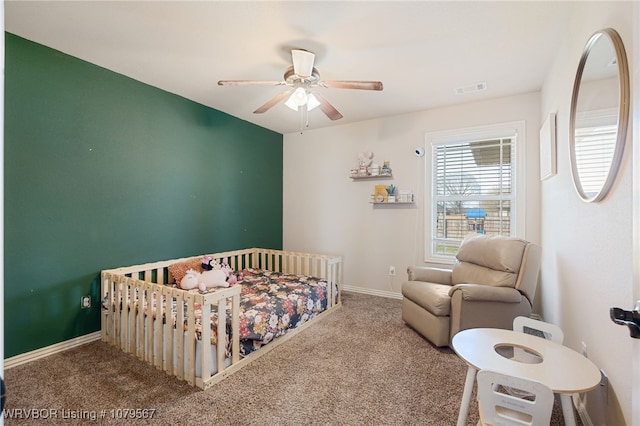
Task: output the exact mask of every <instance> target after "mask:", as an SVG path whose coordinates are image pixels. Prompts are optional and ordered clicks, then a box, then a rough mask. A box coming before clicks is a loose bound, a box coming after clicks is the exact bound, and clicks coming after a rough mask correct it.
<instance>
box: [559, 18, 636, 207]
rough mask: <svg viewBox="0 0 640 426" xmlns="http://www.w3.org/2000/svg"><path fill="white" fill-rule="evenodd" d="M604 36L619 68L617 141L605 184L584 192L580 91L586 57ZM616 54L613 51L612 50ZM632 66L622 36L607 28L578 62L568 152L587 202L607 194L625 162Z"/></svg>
mask: <svg viewBox="0 0 640 426" xmlns="http://www.w3.org/2000/svg"><path fill="white" fill-rule="evenodd" d="M602 37H606V38H608V40H609V41H610V42H611V44H612V45H613V48H614V50H615V58H616V62H617V71H618V83H619V84H618V105H617V108H616V109H617V124H616V136H615V138H616V141H615V146H614V150H613V156H612V158H611V163H610V165H609V168H608V173H607V175H606V178H605V179H604V181H603V182H602V186H601V187H600V189H599V191H597V192H589V193H587V192H585V190H584V187H583V184H582V181H581V177H580V174H579V170H578V164H577V160H576V115H577V113H578V111H577V107H578V94H579V91H580V86H581V83H582V77H583V74H584V71H585V66H586V64H587V59H588V58H589V54H590V53H591V51H592V49H593V47H594V46H595V44H596V42H597V41H598V40H600V39H601V38H602ZM612 54H613V52H612ZM629 97H630V94H629V67H628V64H627V55H626V52H625V49H624V44H623V43H622V38H620V35H619V34H618V33H617V32H616V30H614V29H612V28H606V29H604V30H601V31H598V32H596V33H595V34H593V35H592V36H591V38H590V39H589V41H588V42H587V44H586V46H585V48H584V51H583V52H582V57H581V58H580V63H579V65H578V71H577V73H576V78H575V81H574V84H573V93H572V96H571V116H570V119H569V155H570V159H571V173H572V176H573V183H574V186H575V188H576V191H577V192H578V195H579V196H580V198H581V199H582V200H583V201H585V202H594V201H600V200H602V199H603V198H604V197H606V196H607V194H608V192H609V190H610V189H611V186H612V185H613V182H614V181H615V179H616V175H617V173H618V169H619V168H620V162H621V161H622V154H623V152H624V145H625V141H626V138H627V127H628V125H629V102H630V100H629Z"/></svg>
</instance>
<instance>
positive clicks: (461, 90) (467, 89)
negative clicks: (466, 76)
mask: <svg viewBox="0 0 640 426" xmlns="http://www.w3.org/2000/svg"><path fill="white" fill-rule="evenodd" d="M486 88H487V83H476V84H470V85H469V86H463V87H456V88H455V89H453V93H455V94H456V95H463V94H465V93H471V92H479V91H480V90H485V89H486Z"/></svg>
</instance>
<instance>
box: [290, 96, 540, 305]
mask: <svg viewBox="0 0 640 426" xmlns="http://www.w3.org/2000/svg"><path fill="white" fill-rule="evenodd" d="M469 98H470V100H472V99H473V97H472V96H470V97H469ZM318 112H319V111H318ZM539 117H540V96H539V93H532V94H531V93H530V94H523V95H519V96H512V97H505V98H499V99H494V100H491V101H484V102H470V103H468V104H464V105H461V106H451V107H446V108H439V109H434V110H429V111H424V112H420V113H414V114H406V115H401V116H395V117H388V118H381V119H376V120H370V121H366V122H360V123H355V124H345V125H343V126H338V127H332V128H327V129H317V130H308V131H305V132H304V133H303V134H299V133H292V134H288V135H285V137H284V220H283V222H284V223H283V228H284V235H283V244H284V248H285V249H287V250H301V251H311V252H321V253H336V254H340V255H342V256H344V265H345V271H344V272H345V275H344V283H345V284H346V285H347V286H353V287H358V288H360V289H362V290H364V291H369V292H372V293H376V294H386V295H391V296H394V295H395V296H399V293H400V286H401V284H402V281H404V280H405V279H406V273H405V270H406V267H407V266H408V265H410V264H415V263H419V262H420V261H421V259H422V258H423V255H422V253H423V249H422V247H423V237H422V229H423V214H424V212H423V206H424V183H423V178H424V173H425V165H424V159H419V158H417V157H416V156H415V155H414V149H415V147H417V146H424V144H425V133H427V132H434V131H441V130H449V129H457V128H465V127H474V126H481V125H488V124H496V123H503V122H508V121H517V120H524V121H526V133H527V134H526V139H527V144H526V149H527V154H526V158H527V170H526V173H527V193H526V196H527V222H526V235H523V237H525V238H528V239H530V240H532V241H536V242H538V241H539V238H540V228H539V206H540V194H539V189H540V183H539V179H538V176H539V168H538V152H539V150H538V135H539V127H540V118H539ZM311 124H313V118H312V119H311ZM361 151H373V152H374V155H375V157H374V160H375V161H376V162H379V163H380V164H382V162H383V161H384V160H389V162H390V166H391V168H392V169H393V180H383V179H380V180H357V181H353V180H352V179H351V178H350V177H349V170H350V169H351V168H354V167H355V166H356V164H357V156H358V153H359V152H361ZM380 183H384V184H389V183H393V184H394V185H396V186H398V187H399V188H400V189H405V188H406V189H412V190H413V191H414V194H415V198H416V204H415V205H410V206H404V205H403V206H400V205H396V206H393V205H389V206H386V205H385V206H373V205H372V204H370V203H369V197H370V195H371V194H372V193H373V187H374V185H375V184H380ZM390 265H393V266H395V267H396V269H397V275H396V276H395V277H394V278H391V277H389V275H388V267H389V266H390ZM385 292H387V293H385ZM388 292H390V293H391V294H389V293H388Z"/></svg>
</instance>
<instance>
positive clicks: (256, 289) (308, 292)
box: [196, 269, 327, 355]
mask: <svg viewBox="0 0 640 426" xmlns="http://www.w3.org/2000/svg"><path fill="white" fill-rule="evenodd" d="M242 273H243V279H242V281H241V282H239V283H238V284H236V285H241V286H242V290H241V293H240V317H239V320H240V353H241V355H248V354H250V353H251V352H253V351H255V350H256V349H258V348H260V347H261V346H262V345H266V344H267V343H269V342H270V341H271V340H273V339H274V338H276V337H278V336H281V335H283V334H285V333H286V332H287V331H288V330H289V329H292V328H295V327H297V326H298V325H301V324H303V323H305V322H307V321H308V320H310V319H311V318H313V317H315V316H316V315H317V314H319V313H321V312H324V311H325V310H326V309H327V282H326V280H324V279H320V278H314V277H308V276H302V275H291V274H284V273H281V272H272V271H264V270H259V269H245V270H243V271H242ZM200 312H201V311H200V310H197V318H196V332H197V333H198V335H199V334H200V331H201V330H202V315H200ZM227 312H231V310H230V308H227ZM210 323H211V331H212V336H213V338H212V343H214V342H217V313H215V312H214V313H213V314H212V315H211V321H210ZM230 331H231V318H230V317H229V318H227V333H230ZM199 338H200V336H199ZM228 342H229V340H227V343H228ZM227 346H228V344H227ZM227 350H229V348H227Z"/></svg>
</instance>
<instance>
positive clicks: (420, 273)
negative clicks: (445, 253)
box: [407, 266, 451, 285]
mask: <svg viewBox="0 0 640 426" xmlns="http://www.w3.org/2000/svg"><path fill="white" fill-rule="evenodd" d="M407 275H408V276H409V281H425V282H428V283H436V284H447V285H451V269H441V268H431V267H428V266H409V267H408V268H407Z"/></svg>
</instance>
